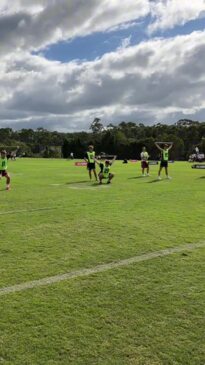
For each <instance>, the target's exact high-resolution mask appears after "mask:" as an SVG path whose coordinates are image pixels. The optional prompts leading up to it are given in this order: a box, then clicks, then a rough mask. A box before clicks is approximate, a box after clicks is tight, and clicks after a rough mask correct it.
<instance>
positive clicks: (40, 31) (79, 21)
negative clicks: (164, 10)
mask: <svg viewBox="0 0 205 365" xmlns="http://www.w3.org/2000/svg"><path fill="white" fill-rule="evenodd" d="M149 9H150V7H149V0H126V1H122V2H121V3H120V6H119V0H101V1H99V0H87V1H85V0H73V1H71V0H60V1H59V0H38V1H36V0H35V1H34V0H29V1H28V0H10V1H8V2H6V1H4V0H3V3H2V2H1V4H0V34H1V48H0V52H1V53H2V54H3V53H5V52H12V51H13V49H14V47H15V48H19V49H26V50H37V49H41V48H43V47H45V46H48V45H50V44H52V43H55V42H58V41H60V40H68V39H72V38H74V37H77V36H85V35H88V34H91V33H93V32H102V31H108V30H109V29H110V30H113V29H114V28H115V29H117V28H118V27H122V26H124V27H125V26H126V27H129V26H133V20H135V19H140V18H141V17H144V16H146V15H147V14H148V13H149Z"/></svg>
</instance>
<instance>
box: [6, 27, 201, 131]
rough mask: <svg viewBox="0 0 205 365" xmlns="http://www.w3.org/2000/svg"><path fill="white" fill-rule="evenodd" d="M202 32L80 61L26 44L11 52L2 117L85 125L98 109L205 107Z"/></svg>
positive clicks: (141, 113)
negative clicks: (46, 54)
mask: <svg viewBox="0 0 205 365" xmlns="http://www.w3.org/2000/svg"><path fill="white" fill-rule="evenodd" d="M204 37H205V32H194V33H192V34H190V35H186V36H178V37H176V38H171V39H166V40H164V39H154V40H150V41H147V42H142V43H140V44H139V45H137V46H133V47H126V48H124V49H120V50H119V49H118V50H116V51H115V52H112V53H109V54H106V55H104V56H103V57H102V58H100V59H97V60H95V61H92V62H82V63H80V62H78V63H77V62H70V63H67V64H61V63H60V62H52V61H48V60H45V59H44V58H43V57H40V56H32V55H30V54H29V53H27V52H19V53H17V54H13V56H12V58H11V57H9V56H5V57H3V58H2V59H1V67H0V70H1V76H0V77H1V83H0V93H1V95H3V98H2V99H1V101H0V120H2V123H1V124H2V125H5V122H6V123H9V125H12V126H16V127H21V126H22V125H23V126H25V125H26V126H28V127H29V126H31V127H35V126H39V125H44V126H46V127H47V128H50V129H61V130H65V129H66V128H67V129H69V130H74V129H76V130H80V129H82V128H84V129H85V128H87V127H88V125H89V124H90V122H91V121H92V119H93V118H94V117H95V116H99V117H101V118H102V119H103V120H104V121H107V122H111V121H112V122H117V121H120V120H123V119H124V120H125V119H128V120H135V121H136V120H141V121H142V120H144V121H147V122H155V121H158V120H167V121H170V120H172V118H173V115H177V116H179V115H181V116H182V115H183V114H184V115H187V114H189V115H194V114H196V113H200V111H201V110H203V109H205V71H204V57H205V44H204ZM204 117H205V115H204ZM3 123H4V124H3ZM57 127H58V128H57Z"/></svg>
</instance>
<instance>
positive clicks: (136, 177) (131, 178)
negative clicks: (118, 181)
mask: <svg viewBox="0 0 205 365" xmlns="http://www.w3.org/2000/svg"><path fill="white" fill-rule="evenodd" d="M144 177H146V176H134V177H128V180H133V179H143V178H144Z"/></svg>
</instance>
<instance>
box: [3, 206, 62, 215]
mask: <svg viewBox="0 0 205 365" xmlns="http://www.w3.org/2000/svg"><path fill="white" fill-rule="evenodd" d="M58 208H59V207H43V208H34V209H20V210H9V211H8V212H0V215H6V214H15V213H29V212H31V213H32V212H39V211H41V210H53V209H58Z"/></svg>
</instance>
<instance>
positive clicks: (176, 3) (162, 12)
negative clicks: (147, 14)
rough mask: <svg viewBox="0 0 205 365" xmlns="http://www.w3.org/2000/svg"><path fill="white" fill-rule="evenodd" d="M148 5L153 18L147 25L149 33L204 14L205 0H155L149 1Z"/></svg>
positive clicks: (181, 23) (180, 23) (183, 22)
mask: <svg viewBox="0 0 205 365" xmlns="http://www.w3.org/2000/svg"><path fill="white" fill-rule="evenodd" d="M150 7H151V9H150V11H151V14H152V16H153V17H154V18H155V20H154V22H153V23H152V24H150V26H149V32H151V33H152V32H154V31H156V30H159V29H161V30H164V29H169V28H173V27H174V26H175V25H184V24H185V23H187V22H188V21H190V20H194V19H197V18H200V17H202V16H203V17H204V16H205V0H193V1H191V0H156V1H153V2H151V3H150Z"/></svg>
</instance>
